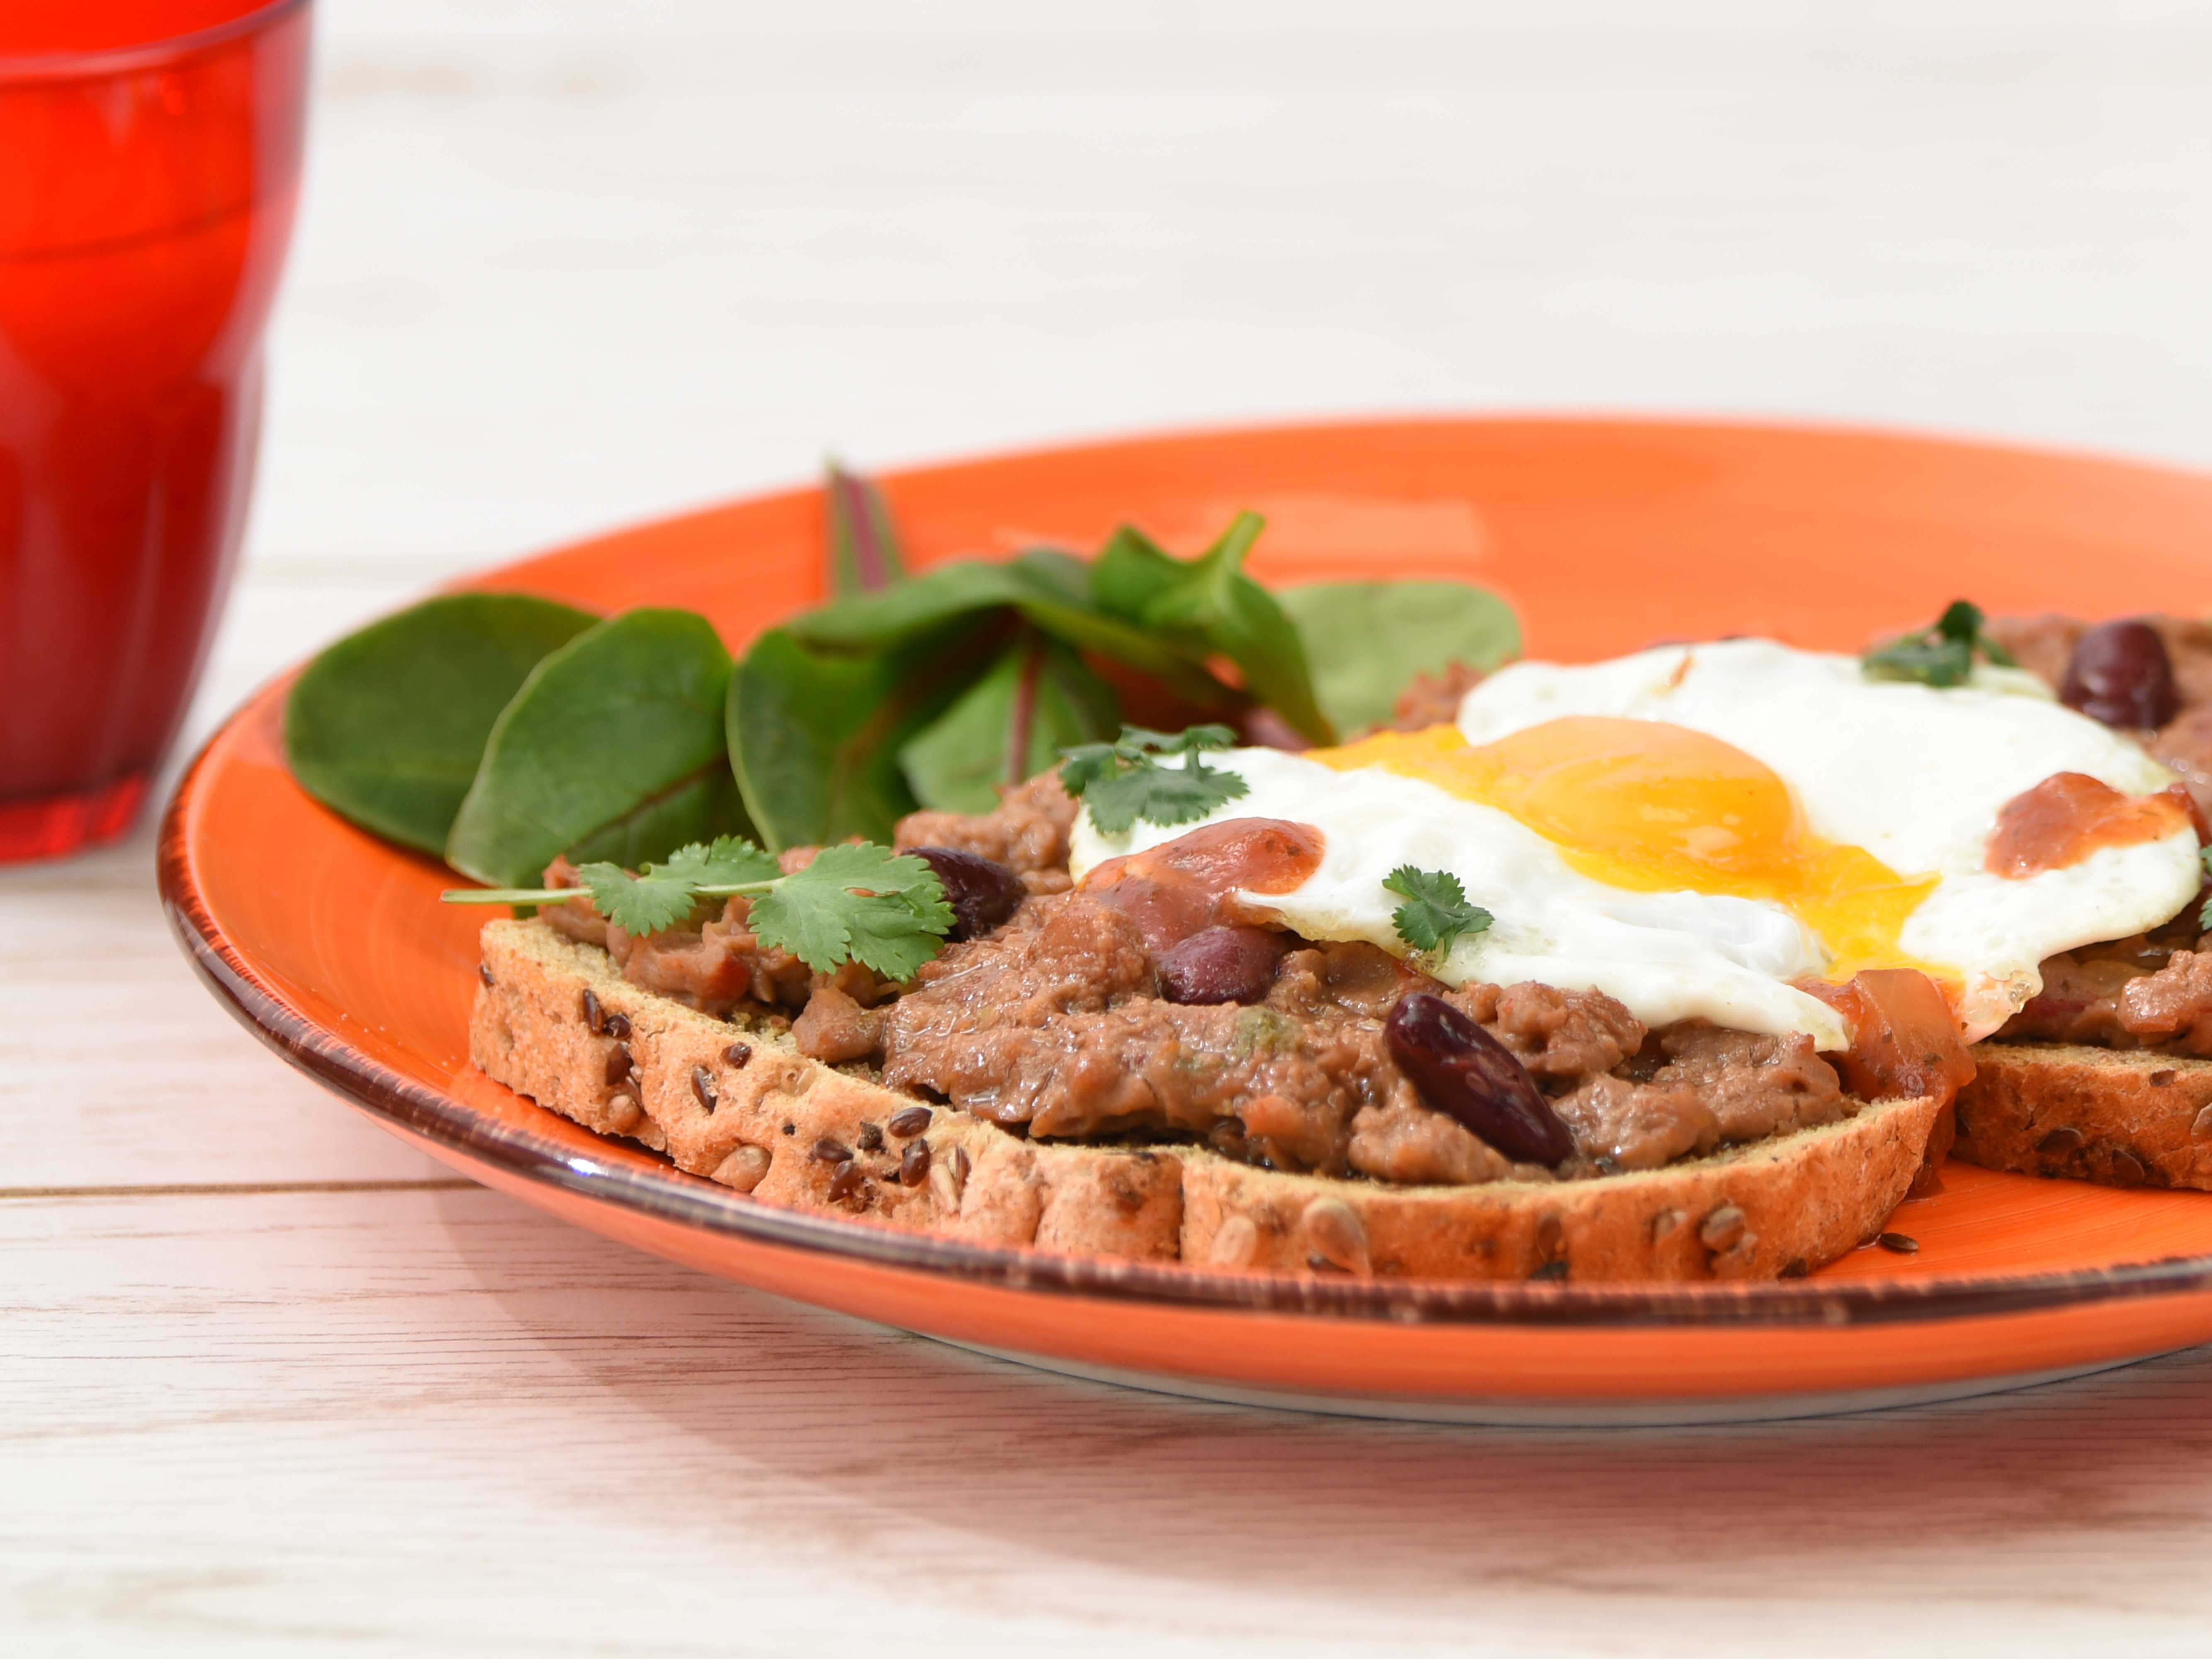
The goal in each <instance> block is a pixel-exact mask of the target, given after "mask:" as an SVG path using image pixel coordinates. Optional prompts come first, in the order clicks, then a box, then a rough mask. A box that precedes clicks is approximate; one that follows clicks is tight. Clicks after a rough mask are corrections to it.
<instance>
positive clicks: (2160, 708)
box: [2058, 617, 2181, 729]
mask: <svg viewBox="0 0 2212 1659" xmlns="http://www.w3.org/2000/svg"><path fill="white" fill-rule="evenodd" d="M2058 698H2059V701H2060V702H2063V703H2064V704H2065V705H2066V706H2067V707H2068V708H2078V709H2079V710H2081V713H2083V714H2087V715H2088V716H2089V717H2090V718H2091V719H2092V720H2102V721H2104V723H2105V724H2106V725H2107V726H2125V727H2131V728H2136V729H2141V728H2146V727H2154V726H2164V725H2165V724H2166V722H2167V721H2168V720H2172V718H2173V717H2174V716H2175V715H2176V714H2179V712H2180V711H2181V693H2180V692H2179V690H2177V689H2176V688H2175V686H2174V684H2173V659H2172V658H2171V657H2169V656H2167V655H2166V641H2163V640H2161V639H2160V638H2159V636H2158V630H2157V629H2154V628H2153V627H2152V626H2151V625H2150V624H2149V623H2147V622H2142V621H2140V620H2138V619H2136V618H2134V617H2130V618H2128V619H2126V620H2124V621H2121V622H2108V623H2105V624H2104V625H2103V626H2101V627H2099V628H2093V629H2090V630H2089V631H2088V632H2087V633H2086V634H2084V635H2082V636H2081V642H2080V643H2079V644H2077V645H2076V646H2075V647H2074V656H2073V659H2072V660H2071V661H2069V663H2068V664H2067V665H2066V678H2065V679H2064V680H2063V682H2062V683H2061V684H2060V685H2059V688H2058Z"/></svg>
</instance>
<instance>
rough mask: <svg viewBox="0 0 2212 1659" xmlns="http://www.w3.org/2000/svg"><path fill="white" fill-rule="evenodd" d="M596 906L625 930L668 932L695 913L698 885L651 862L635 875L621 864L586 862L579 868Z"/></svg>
mask: <svg viewBox="0 0 2212 1659" xmlns="http://www.w3.org/2000/svg"><path fill="white" fill-rule="evenodd" d="M576 875H577V877H578V878H579V879H580V881H581V882H582V883H583V884H584V889H585V890H586V892H588V893H590V894H591V896H592V908H593V909H594V910H597V911H598V912H599V914H600V915H603V916H605V918H606V919H607V920H608V921H611V922H612V923H614V925H615V926H616V927H619V928H621V929H622V930H623V932H624V933H629V934H633V935H635V936H639V937H642V936H643V935H645V934H647V933H664V932H665V931H666V930H667V929H669V928H671V927H674V926H676V924H677V923H678V922H679V921H683V920H684V918H685V917H686V916H688V915H690V914H691V910H692V907H693V906H695V905H696V904H697V903H698V902H699V894H698V891H697V890H696V887H694V885H693V884H691V883H690V882H689V881H686V880H684V878H682V877H681V876H664V875H657V874H655V873H654V872H653V866H651V865H649V864H648V865H647V866H645V870H644V872H643V873H641V874H639V875H635V876H633V875H632V874H630V872H629V871H627V870H625V869H623V867H622V866H620V865H619V864H586V865H585V866H582V867H581V868H580V869H579V870H578V871H577V872H576Z"/></svg>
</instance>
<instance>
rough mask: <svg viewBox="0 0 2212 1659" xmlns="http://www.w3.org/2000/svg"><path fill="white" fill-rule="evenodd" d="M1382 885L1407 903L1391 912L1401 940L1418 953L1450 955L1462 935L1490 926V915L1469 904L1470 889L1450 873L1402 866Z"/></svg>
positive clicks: (1484, 910) (1387, 877) (1388, 876)
mask: <svg viewBox="0 0 2212 1659" xmlns="http://www.w3.org/2000/svg"><path fill="white" fill-rule="evenodd" d="M1383 886H1384V887H1386V888H1388V889H1389V890H1390V891H1392V892H1394V893H1399V894H1402V895H1403V896H1405V899H1406V901H1407V902H1405V903H1403V904H1401V905H1400V906H1399V907H1398V908H1396V909H1395V910H1394V911H1392V912H1391V913H1390V921H1391V923H1392V925H1393V926H1395V927H1396V928H1397V930H1398V937H1399V938H1400V939H1404V940H1405V941H1406V943H1407V944H1408V945H1412V946H1413V948H1414V949H1415V950H1416V951H1435V952H1436V953H1437V955H1439V956H1442V955H1444V954H1446V953H1447V952H1449V951H1450V950H1451V948H1452V945H1454V944H1455V943H1456V942H1457V940H1458V939H1460V937H1461V936H1462V934H1468V933H1480V932H1482V931H1483V929H1485V928H1486V927H1489V926H1490V923H1491V920H1492V918H1491V915H1490V912H1489V911H1487V910H1486V909H1484V908H1482V907H1481V906H1480V905H1479V904H1470V903H1468V898H1467V889H1465V888H1464V887H1462V886H1461V885H1460V881H1459V878H1458V877H1457V876H1455V875H1453V874H1452V873H1451V872H1449V871H1448V870H1417V869H1415V868H1414V867H1413V866H1412V865H1410V864H1401V865H1400V866H1398V867H1397V868H1396V869H1395V870H1393V871H1392V872H1390V873H1389V875H1387V876H1385V877H1383Z"/></svg>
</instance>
